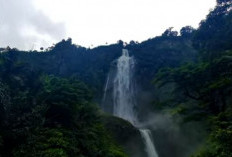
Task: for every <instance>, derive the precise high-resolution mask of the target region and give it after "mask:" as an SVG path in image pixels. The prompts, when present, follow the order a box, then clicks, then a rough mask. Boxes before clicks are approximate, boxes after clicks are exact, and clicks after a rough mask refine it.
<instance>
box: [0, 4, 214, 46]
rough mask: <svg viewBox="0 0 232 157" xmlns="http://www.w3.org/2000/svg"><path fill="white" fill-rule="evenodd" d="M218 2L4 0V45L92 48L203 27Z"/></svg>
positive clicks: (0, 42)
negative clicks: (60, 43) (68, 41)
mask: <svg viewBox="0 0 232 157" xmlns="http://www.w3.org/2000/svg"><path fill="white" fill-rule="evenodd" d="M215 5H216V0H0V47H5V46H8V45H10V46H11V47H17V48H20V49H33V48H37V49H38V48H39V47H40V46H43V47H47V46H50V45H52V43H56V42H58V41H60V40H62V39H63V38H67V37H71V38H72V39H73V41H74V42H75V43H77V44H79V45H83V46H86V47H89V46H91V45H93V46H97V45H102V44H105V43H106V42H107V43H115V42H116V41H117V40H119V39H121V40H123V41H126V42H129V41H130V40H135V41H143V40H146V39H148V38H151V37H154V36H157V35H160V34H162V32H163V31H164V30H165V29H167V28H168V27H171V26H173V27H174V28H175V29H176V30H179V29H180V28H181V27H183V26H186V25H191V26H193V27H195V28H196V27H198V24H199V22H200V21H201V20H202V19H204V18H205V17H206V15H207V14H208V12H209V10H210V9H212V8H213V7H214V6H215Z"/></svg>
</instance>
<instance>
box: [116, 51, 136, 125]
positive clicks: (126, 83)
mask: <svg viewBox="0 0 232 157" xmlns="http://www.w3.org/2000/svg"><path fill="white" fill-rule="evenodd" d="M133 68H134V59H133V57H130V56H129V53H128V50H126V49H123V50H122V56H121V57H120V58H118V60H117V73H116V76H115V79H114V89H113V100H114V102H113V103H114V108H113V112H114V115H115V116H118V117H121V118H123V119H126V120H128V121H130V122H131V123H132V124H134V123H135V122H136V119H135V111H134V107H135V103H134V85H133V82H132V79H133V78H132V77H133V76H132V74H133Z"/></svg>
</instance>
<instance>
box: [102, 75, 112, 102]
mask: <svg viewBox="0 0 232 157" xmlns="http://www.w3.org/2000/svg"><path fill="white" fill-rule="evenodd" d="M109 79H110V75H108V76H107V80H106V85H105V88H104V95H103V102H104V101H105V99H106V92H107V89H108V84H109Z"/></svg>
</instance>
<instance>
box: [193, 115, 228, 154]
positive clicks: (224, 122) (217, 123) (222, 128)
mask: <svg viewBox="0 0 232 157" xmlns="http://www.w3.org/2000/svg"><path fill="white" fill-rule="evenodd" d="M231 118H232V116H231V112H230V113H220V114H219V115H218V116H216V117H213V118H212V122H213V130H212V133H211V134H210V135H209V137H208V141H207V143H206V145H204V146H203V148H201V149H200V150H199V152H197V153H196V155H194V157H231V156H232V149H231V145H232V122H231V120H232V119H231Z"/></svg>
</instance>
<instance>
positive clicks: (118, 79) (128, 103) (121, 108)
mask: <svg viewBox="0 0 232 157" xmlns="http://www.w3.org/2000/svg"><path fill="white" fill-rule="evenodd" d="M134 64H135V61H134V58H133V57H130V56H129V52H128V50H126V49H123V50H122V56H121V57H119V58H118V60H117V73H116V76H115V79H114V85H113V88H114V89H113V98H114V108H113V113H114V115H115V116H117V117H120V118H123V119H125V120H128V121H129V122H131V123H132V124H134V125H136V123H137V115H136V112H135V110H134V108H135V101H134V100H135V94H134V91H135V86H134V83H133V69H134ZM140 134H141V136H142V138H143V141H144V144H145V146H146V152H147V154H148V157H158V154H157V152H156V149H155V146H154V144H153V142H152V136H151V132H150V130H148V129H140Z"/></svg>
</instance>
